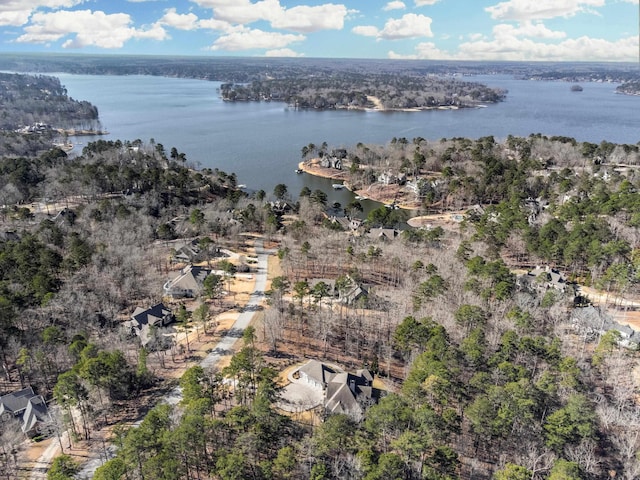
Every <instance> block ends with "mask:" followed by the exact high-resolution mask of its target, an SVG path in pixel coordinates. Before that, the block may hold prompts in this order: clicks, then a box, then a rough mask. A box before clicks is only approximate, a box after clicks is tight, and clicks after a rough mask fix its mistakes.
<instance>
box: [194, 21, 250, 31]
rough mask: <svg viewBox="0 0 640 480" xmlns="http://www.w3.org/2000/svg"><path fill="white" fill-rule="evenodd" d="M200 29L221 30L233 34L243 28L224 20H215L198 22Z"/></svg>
mask: <svg viewBox="0 0 640 480" xmlns="http://www.w3.org/2000/svg"><path fill="white" fill-rule="evenodd" d="M198 27H199V28H205V29H208V30H221V31H223V32H232V31H234V30H236V29H238V28H240V29H242V26H236V27H234V26H233V25H231V24H230V23H229V22H225V21H224V20H218V19H215V18H210V19H204V20H198Z"/></svg>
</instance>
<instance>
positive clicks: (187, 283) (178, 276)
mask: <svg viewBox="0 0 640 480" xmlns="http://www.w3.org/2000/svg"><path fill="white" fill-rule="evenodd" d="M210 273H211V270H209V269H208V268H203V267H198V266H195V265H187V266H186V267H184V268H183V269H182V270H180V271H179V272H173V275H172V276H171V278H169V280H167V281H166V282H165V284H164V286H163V289H164V294H165V295H167V296H169V297H171V298H185V297H188V298H193V297H197V296H198V295H199V294H200V292H201V291H202V286H203V283H204V279H205V278H207V276H208V275H209V274H210Z"/></svg>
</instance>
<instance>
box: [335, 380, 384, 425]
mask: <svg viewBox="0 0 640 480" xmlns="http://www.w3.org/2000/svg"><path fill="white" fill-rule="evenodd" d="M379 396H380V392H379V390H377V389H375V388H374V387H373V375H371V372H369V370H366V369H362V370H358V371H357V372H356V373H355V374H353V373H348V372H341V373H337V374H335V375H334V376H333V377H331V380H330V381H329V383H328V384H327V390H326V399H325V403H324V408H325V411H326V412H327V413H330V414H337V413H342V414H345V415H349V416H350V417H351V418H353V419H354V420H356V421H360V420H362V418H363V417H364V412H365V410H366V409H367V408H368V407H370V406H371V405H373V404H374V403H376V402H377V400H378V398H379Z"/></svg>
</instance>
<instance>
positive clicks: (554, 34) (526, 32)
mask: <svg viewBox="0 0 640 480" xmlns="http://www.w3.org/2000/svg"><path fill="white" fill-rule="evenodd" d="M493 34H494V35H495V37H496V39H498V40H500V39H508V38H510V37H533V38H547V39H554V38H555V39H559V38H565V37H566V36H567V34H566V33H565V32H560V31H554V30H549V29H548V28H547V27H545V26H544V25H543V24H542V23H539V22H538V23H532V22H524V23H523V24H521V25H519V26H518V27H514V26H513V25H509V24H506V23H502V24H499V25H496V26H495V27H493Z"/></svg>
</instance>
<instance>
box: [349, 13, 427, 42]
mask: <svg viewBox="0 0 640 480" xmlns="http://www.w3.org/2000/svg"><path fill="white" fill-rule="evenodd" d="M351 31H352V32H353V33H355V34H356V35H363V36H365V37H376V38H378V40H381V39H385V40H398V39H401V38H417V37H433V33H432V32H431V18H429V17H425V16H424V15H416V14H415V13H407V14H406V15H403V16H402V18H390V19H389V20H387V23H385V24H384V28H383V29H382V30H379V29H378V28H376V27H374V26H372V25H359V26H356V27H353V28H352V29H351Z"/></svg>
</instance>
